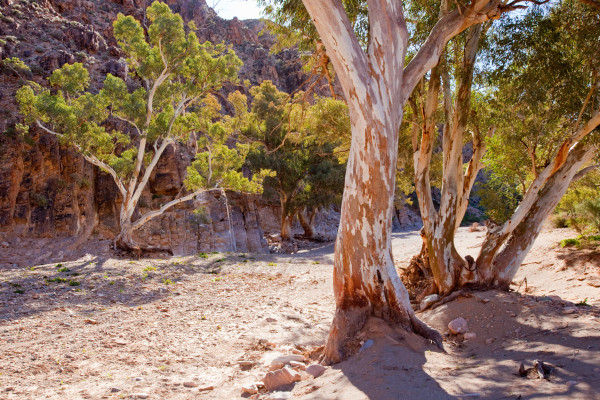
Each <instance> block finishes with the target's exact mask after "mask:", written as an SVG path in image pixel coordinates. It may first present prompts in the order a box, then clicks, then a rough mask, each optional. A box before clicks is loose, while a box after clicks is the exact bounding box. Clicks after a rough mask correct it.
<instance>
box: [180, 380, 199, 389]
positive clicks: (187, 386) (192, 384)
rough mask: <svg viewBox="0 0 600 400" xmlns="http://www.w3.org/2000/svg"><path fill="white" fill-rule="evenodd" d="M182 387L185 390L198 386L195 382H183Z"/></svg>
mask: <svg viewBox="0 0 600 400" xmlns="http://www.w3.org/2000/svg"><path fill="white" fill-rule="evenodd" d="M183 386H185V387H186V388H194V387H197V386H198V384H197V383H196V382H191V381H188V382H183Z"/></svg>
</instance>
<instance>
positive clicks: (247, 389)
mask: <svg viewBox="0 0 600 400" xmlns="http://www.w3.org/2000/svg"><path fill="white" fill-rule="evenodd" d="M242 393H248V394H256V393H258V388H257V387H256V385H255V384H254V383H251V384H250V385H244V386H242Z"/></svg>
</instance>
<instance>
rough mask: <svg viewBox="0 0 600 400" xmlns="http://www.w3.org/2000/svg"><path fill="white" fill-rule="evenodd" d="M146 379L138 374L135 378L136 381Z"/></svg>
mask: <svg viewBox="0 0 600 400" xmlns="http://www.w3.org/2000/svg"><path fill="white" fill-rule="evenodd" d="M143 380H144V378H142V377H141V376H138V377H137V378H135V381H136V382H142V381H143Z"/></svg>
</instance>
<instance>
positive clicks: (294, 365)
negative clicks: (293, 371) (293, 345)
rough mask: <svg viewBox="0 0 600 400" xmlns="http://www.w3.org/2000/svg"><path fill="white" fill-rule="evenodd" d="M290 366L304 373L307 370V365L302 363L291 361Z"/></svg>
mask: <svg viewBox="0 0 600 400" xmlns="http://www.w3.org/2000/svg"><path fill="white" fill-rule="evenodd" d="M290 365H291V366H292V368H299V369H301V370H302V371H305V370H306V364H304V363H303V362H300V361H290Z"/></svg>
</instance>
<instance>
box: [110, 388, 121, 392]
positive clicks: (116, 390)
mask: <svg viewBox="0 0 600 400" xmlns="http://www.w3.org/2000/svg"><path fill="white" fill-rule="evenodd" d="M120 391H121V389H119V388H116V387H112V388H110V392H111V393H117V392H120Z"/></svg>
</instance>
